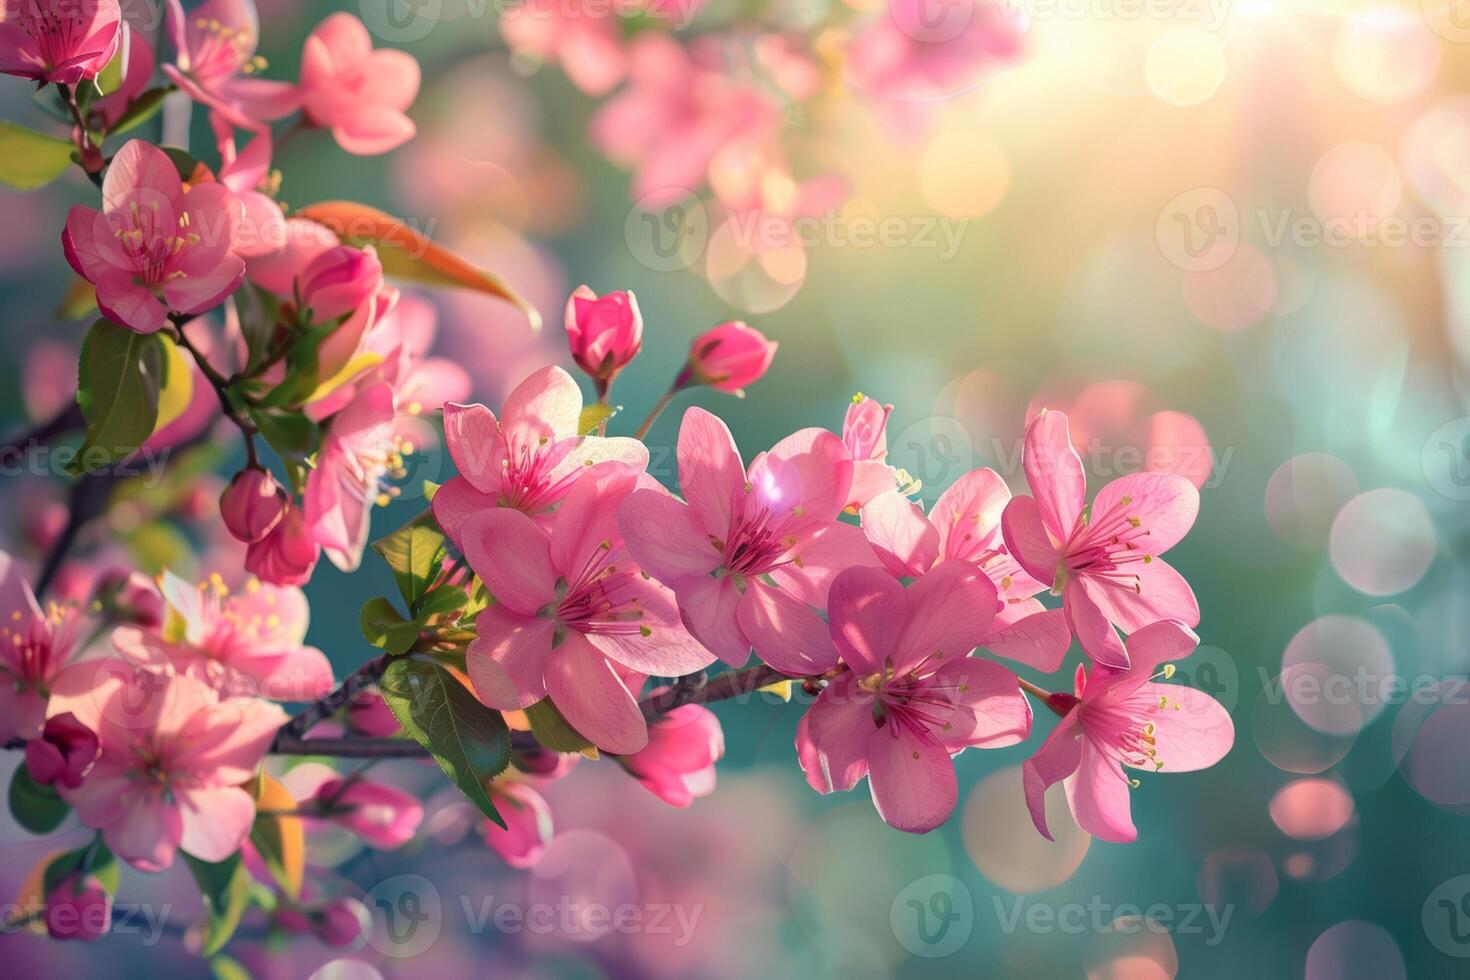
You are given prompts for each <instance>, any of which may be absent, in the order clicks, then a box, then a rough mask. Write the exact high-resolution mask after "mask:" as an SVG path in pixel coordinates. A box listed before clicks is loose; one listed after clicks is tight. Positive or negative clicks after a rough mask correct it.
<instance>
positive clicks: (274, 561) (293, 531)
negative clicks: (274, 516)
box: [245, 471, 322, 585]
mask: <svg viewBox="0 0 1470 980" xmlns="http://www.w3.org/2000/svg"><path fill="white" fill-rule="evenodd" d="M313 472H314V471H313ZM321 550H322V548H321V545H319V544H317V543H316V539H315V538H313V537H312V534H311V530H310V528H308V527H307V526H306V518H305V516H304V515H303V514H302V511H301V508H300V507H292V508H291V509H289V510H287V511H286V514H285V516H283V517H282V518H281V522H280V523H279V524H277V525H276V526H275V527H274V528H272V529H271V532H270V533H269V534H267V535H266V536H265V537H263V538H261V539H260V540H259V541H257V542H255V543H254V544H252V545H250V547H249V548H248V549H247V550H246V552H245V570H246V571H247V572H249V573H250V574H252V575H255V576H257V577H259V579H260V580H261V581H262V582H267V583H269V584H271V585H305V584H306V583H307V582H309V581H311V573H312V570H313V569H315V568H316V562H317V558H318V557H320V556H321Z"/></svg>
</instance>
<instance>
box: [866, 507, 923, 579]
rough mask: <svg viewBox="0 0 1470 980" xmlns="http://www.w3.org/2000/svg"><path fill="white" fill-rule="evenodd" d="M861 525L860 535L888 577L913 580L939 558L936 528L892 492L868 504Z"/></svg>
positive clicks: (918, 510) (920, 510) (919, 511)
mask: <svg viewBox="0 0 1470 980" xmlns="http://www.w3.org/2000/svg"><path fill="white" fill-rule="evenodd" d="M862 522H863V533H864V534H865V535H867V537H868V542H869V543H870V544H871V545H872V546H873V550H874V551H875V552H877V555H878V558H879V560H880V561H882V563H883V567H884V568H886V569H888V572H889V574H891V575H894V576H896V577H898V578H904V577H911V578H916V577H918V576H920V575H923V574H924V573H925V572H926V571H928V570H929V568H930V567H931V566H932V565H933V564H934V562H935V561H936V560H938V558H939V542H940V531H939V529H938V528H936V527H935V526H934V525H933V523H931V522H930V520H929V518H927V517H925V516H924V511H923V510H922V509H920V507H919V505H918V504H916V503H914V502H913V501H912V500H909V499H908V498H907V497H905V496H904V495H903V494H901V493H899V492H898V491H896V490H890V491H888V492H887V493H881V494H879V495H878V496H876V497H874V498H873V499H872V500H870V501H868V503H867V504H866V505H865V506H864V507H863V509H862Z"/></svg>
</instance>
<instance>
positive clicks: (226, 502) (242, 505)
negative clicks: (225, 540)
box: [219, 467, 291, 544]
mask: <svg viewBox="0 0 1470 980" xmlns="http://www.w3.org/2000/svg"><path fill="white" fill-rule="evenodd" d="M290 507H291V495H290V494H288V493H286V490H285V488H284V487H282V486H281V485H280V484H279V483H277V482H276V478H275V477H273V476H271V475H270V474H269V473H267V472H266V471H265V470H258V469H255V468H254V467H247V468H246V469H243V470H241V471H240V472H238V473H236V474H235V478H234V479H233V480H231V481H230V485H229V486H227V487H225V490H224V493H221V494H220V495H219V515H220V517H221V518H222V519H223V520H224V522H225V528H226V530H228V531H229V532H230V533H231V534H233V535H234V536H235V537H236V538H238V539H239V540H241V541H244V542H245V543H246V544H253V543H254V542H256V541H259V540H260V539H261V538H263V537H265V536H266V535H267V534H269V533H271V529H272V528H274V527H275V526H276V525H277V524H279V523H281V518H282V517H285V516H286V511H287V510H289V509H290Z"/></svg>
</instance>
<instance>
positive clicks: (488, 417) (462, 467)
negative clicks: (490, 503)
mask: <svg viewBox="0 0 1470 980" xmlns="http://www.w3.org/2000/svg"><path fill="white" fill-rule="evenodd" d="M499 439H500V423H498V422H497V421H496V420H495V413H494V412H492V411H490V409H488V408H486V407H485V406H484V405H456V404H454V403H453V402H451V403H449V404H447V405H445V406H444V442H445V444H446V445H448V447H449V456H450V458H451V459H453V460H454V465H455V468H457V469H458V470H459V475H460V476H461V477H463V478H464V479H465V480H467V481H469V484H470V486H472V487H474V488H475V489H476V490H478V491H479V492H480V493H484V494H493V493H497V492H498V491H499V490H500V470H499V469H498V468H497V467H496V466H495V458H496V455H497V454H496V452H495V444H496V443H497V442H498V441H499ZM446 485H447V484H446ZM440 489H441V490H442V489H443V488H442V487H441V488H440ZM435 505H436V506H437V495H436V504H435Z"/></svg>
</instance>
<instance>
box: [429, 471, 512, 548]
mask: <svg viewBox="0 0 1470 980" xmlns="http://www.w3.org/2000/svg"><path fill="white" fill-rule="evenodd" d="M499 505H500V495H499V492H498V491H497V492H496V493H481V492H480V491H479V490H476V489H475V486H474V484H472V483H471V482H470V481H469V480H466V479H465V478H464V477H462V476H456V477H451V478H450V479H449V480H447V481H446V482H445V483H444V485H443V486H442V487H440V488H439V489H438V490H436V491H435V492H434V500H433V502H432V503H431V504H430V506H431V507H432V508H433V511H434V522H435V523H436V524H438V525H439V527H440V529H441V530H442V531H443V532H444V533H445V534H447V535H449V540H450V541H453V542H454V544H455V546H456V547H458V548H459V549H460V550H461V551H463V550H464V526H465V524H466V523H468V522H469V520H470V518H472V517H474V516H475V515H476V514H479V513H481V512H483V511H487V510H492V509H494V508H496V507H498V506H499Z"/></svg>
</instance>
